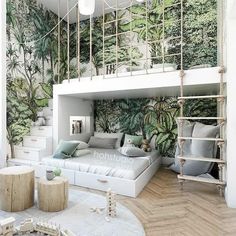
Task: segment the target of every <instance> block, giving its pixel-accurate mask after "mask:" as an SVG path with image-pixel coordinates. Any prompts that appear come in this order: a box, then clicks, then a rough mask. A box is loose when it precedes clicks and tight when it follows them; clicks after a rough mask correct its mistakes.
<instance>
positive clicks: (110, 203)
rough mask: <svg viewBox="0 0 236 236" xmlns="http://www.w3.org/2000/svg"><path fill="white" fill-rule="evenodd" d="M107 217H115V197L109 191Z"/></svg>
mask: <svg viewBox="0 0 236 236" xmlns="http://www.w3.org/2000/svg"><path fill="white" fill-rule="evenodd" d="M107 216H108V217H109V216H110V217H115V216H116V197H115V193H114V192H112V191H111V190H110V189H109V190H108V191H107Z"/></svg>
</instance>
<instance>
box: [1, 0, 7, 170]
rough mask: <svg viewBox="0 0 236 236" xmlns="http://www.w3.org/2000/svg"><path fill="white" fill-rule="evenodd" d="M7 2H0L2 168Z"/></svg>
mask: <svg viewBox="0 0 236 236" xmlns="http://www.w3.org/2000/svg"><path fill="white" fill-rule="evenodd" d="M5 8H6V1H5V0H1V1H0V26H1V27H0V58H1V62H0V167H3V166H4V165H5V164H6V159H5V158H6V9H5Z"/></svg>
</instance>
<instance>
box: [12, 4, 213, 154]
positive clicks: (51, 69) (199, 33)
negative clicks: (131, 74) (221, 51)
mask: <svg viewBox="0 0 236 236" xmlns="http://www.w3.org/2000/svg"><path fill="white" fill-rule="evenodd" d="M163 1H164V3H165V5H166V6H168V5H171V4H173V3H178V2H179V1H178V0H152V1H150V5H149V9H150V11H149V12H148V19H147V28H148V40H150V41H156V42H152V43H151V42H149V43H148V47H147V49H148V53H149V54H150V56H151V57H153V59H151V60H150V61H149V62H148V64H149V65H148V66H149V67H152V66H153V64H155V63H160V62H161V63H162V60H161V59H160V58H161V57H162V52H165V54H175V53H178V52H179V49H180V41H179V39H171V37H173V36H177V35H179V29H180V28H179V27H180V23H179V21H178V20H177V19H178V18H179V16H180V10H179V9H180V8H179V5H178V4H177V5H175V6H173V7H169V8H168V9H166V13H165V18H166V24H165V28H164V31H163V28H162V27H160V24H159V23H161V22H162V18H163V15H162V3H163ZM216 2H217V1H216V0H201V1H196V0H184V22H185V23H184V68H185V69H188V68H189V67H191V66H194V65H199V64H210V65H211V66H215V65H217V20H216V19H217V5H216ZM130 14H131V15H132V16H133V17H132V20H119V21H118V23H117V25H118V32H119V33H121V34H120V35H119V36H118V42H117V45H116V38H115V37H108V38H107V39H106V40H105V42H104V45H105V58H104V59H105V63H106V64H107V65H106V67H105V69H104V70H103V69H102V66H103V56H102V51H103V50H102V49H103V38H102V36H103V33H102V28H103V25H102V24H103V19H102V17H96V18H93V34H92V35H93V51H92V56H93V57H92V64H93V74H94V75H99V74H102V73H103V72H104V71H105V73H106V74H112V73H115V71H116V70H117V69H120V68H122V66H123V67H124V66H125V65H127V63H128V66H139V65H140V63H141V62H143V58H144V57H145V52H144V51H143V48H142V47H139V46H133V47H130V48H129V47H128V48H127V47H126V45H127V44H129V43H130V41H132V40H135V42H137V43H140V42H141V43H143V42H144V41H145V40H146V34H145V31H144V28H145V27H144V26H145V24H146V20H145V19H144V16H145V15H146V10H145V7H144V4H142V3H141V4H137V5H134V6H132V7H131V8H128V9H126V10H121V11H117V12H111V13H108V14H106V15H105V22H112V21H113V20H114V19H116V18H118V19H122V18H124V17H126V16H129V15H130ZM56 24H57V15H55V14H54V13H52V12H51V11H49V10H46V9H44V8H43V7H42V6H39V5H38V4H37V2H36V0H7V41H8V44H7V125H8V126H7V134H8V141H9V144H10V146H11V150H12V153H13V146H14V145H16V144H19V143H20V142H21V141H22V137H23V136H24V135H25V134H27V133H28V132H29V127H30V125H31V122H32V121H34V120H35V119H36V117H37V112H38V111H39V110H40V109H41V108H42V107H44V106H46V105H47V102H48V99H49V98H51V97H52V85H53V84H56V83H58V82H59V83H61V82H62V80H63V79H66V78H67V59H68V58H67V37H66V36H67V26H66V22H65V21H62V23H61V35H60V36H61V41H60V43H61V52H60V54H61V62H60V68H59V74H60V81H58V51H57V50H58V48H57V42H58V41H57V40H58V35H57V34H58V32H57V30H55V31H53V32H51V33H50V34H48V35H46V36H45V37H44V38H43V39H42V40H38V39H40V38H42V37H43V36H44V35H45V34H46V33H47V32H48V31H50V30H51V29H52V28H53V27H54V26H55V25H56ZM114 24H115V23H114V22H113V23H108V24H106V26H105V29H106V35H108V34H110V35H112V34H114V33H115V27H114V26H115V25H114ZM89 27H90V26H89V20H85V21H83V22H81V24H80V30H81V48H80V51H81V68H82V70H81V75H82V76H84V75H87V74H88V73H89V70H90V67H89V60H90V58H89V50H88V48H89ZM130 29H131V30H132V32H133V34H132V35H130V34H129V31H130ZM76 30H77V27H76V24H71V25H70V60H69V61H70V76H71V78H76V77H77V76H78V75H77V71H76V51H77V45H76V40H77V39H76V37H77V32H76ZM163 33H164V34H165V46H164V48H162V44H161V43H160V41H158V40H161V39H162V36H163ZM29 42H30V43H29ZM117 47H118V49H119V54H118V61H119V63H118V68H116V65H115V62H116V56H117V55H116V52H115V50H116V48H117ZM130 59H132V60H131V62H130ZM165 62H166V63H175V64H176V65H177V67H178V68H179V62H180V57H179V55H176V56H173V57H168V56H167V57H166V58H165ZM142 66H145V65H142ZM146 66H147V65H146ZM96 104H97V105H98V107H99V109H97V117H98V119H97V120H96V126H97V128H98V129H101V130H103V131H107V132H115V131H118V130H122V131H124V132H127V133H137V132H141V133H142V134H143V135H144V136H147V137H148V136H150V135H153V134H154V133H158V135H159V136H158V139H157V143H159V144H160V145H161V146H162V153H163V154H166V155H167V154H168V155H169V154H170V155H172V154H173V150H172V149H173V146H174V143H175V138H176V131H175V129H176V125H175V122H174V117H175V116H176V115H177V113H178V108H177V107H176V99H175V98H155V99H152V101H151V102H150V99H138V100H129V101H125V100H123V101H122V102H121V101H114V102H113V101H106V103H105V105H104V107H102V106H101V104H103V103H101V102H97V103H96ZM114 104H115V106H116V107H117V109H115V110H114V109H113V106H114ZM130 106H132V110H131V111H130V109H129V108H130ZM107 107H110V108H111V109H110V110H112V111H113V114H110V113H109V109H107ZM201 107H203V103H201V104H198V109H197V110H196V111H195V112H199V111H202V110H203V109H201ZM189 109H191V106H190V108H189ZM120 111H122V114H121V112H120ZM107 113H109V116H106V114H107ZM163 117H165V118H163ZM164 123H165V124H164ZM118 124H119V125H118ZM166 140H168V141H166ZM167 150H169V151H167ZM13 156H14V154H13Z"/></svg>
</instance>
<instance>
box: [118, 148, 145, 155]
mask: <svg viewBox="0 0 236 236" xmlns="http://www.w3.org/2000/svg"><path fill="white" fill-rule="evenodd" d="M118 151H119V152H120V153H121V154H122V155H124V156H128V157H143V156H146V152H144V151H143V150H142V149H140V148H137V147H121V148H119V149H118Z"/></svg>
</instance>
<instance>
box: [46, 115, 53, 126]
mask: <svg viewBox="0 0 236 236" xmlns="http://www.w3.org/2000/svg"><path fill="white" fill-rule="evenodd" d="M45 119H46V126H52V125H53V116H45Z"/></svg>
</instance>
